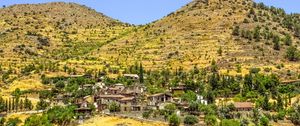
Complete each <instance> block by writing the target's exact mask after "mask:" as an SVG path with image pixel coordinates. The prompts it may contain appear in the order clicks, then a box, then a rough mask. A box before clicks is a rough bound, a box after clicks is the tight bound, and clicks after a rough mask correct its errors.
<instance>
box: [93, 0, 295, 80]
mask: <svg viewBox="0 0 300 126" xmlns="http://www.w3.org/2000/svg"><path fill="white" fill-rule="evenodd" d="M299 21H300V20H299V15H296V14H295V15H288V14H286V13H285V12H284V10H282V9H278V8H274V7H267V6H265V5H263V4H257V3H254V2H253V1H251V0H194V1H193V2H191V3H189V4H188V5H186V6H184V7H182V8H181V9H179V10H178V11H176V12H174V13H171V14H169V15H168V16H166V17H164V18H162V19H160V20H158V21H155V22H153V23H150V24H147V25H145V26H141V27H139V28H138V30H137V31H136V32H133V33H131V34H130V35H128V36H125V37H123V38H121V39H120V40H117V41H115V42H112V43H109V44H107V45H105V46H102V47H101V48H100V49H99V50H98V51H99V52H101V53H97V52H94V53H93V56H95V55H94V54H98V55H96V56H95V58H99V57H100V58H101V59H106V60H108V61H112V62H117V63H119V64H125V66H128V65H130V64H134V63H135V62H136V61H142V62H143V64H145V66H146V67H147V68H148V69H157V68H170V69H173V70H175V69H177V68H179V67H183V68H184V69H190V68H193V66H198V67H207V66H209V65H210V64H211V61H212V60H216V61H217V63H218V65H219V66H220V67H221V68H223V69H224V72H227V70H232V71H234V73H235V72H236V71H237V70H236V69H237V67H240V66H241V67H242V71H246V70H247V71H248V69H251V68H254V67H258V68H261V69H262V70H264V71H269V69H273V71H274V72H275V71H276V72H278V73H286V71H289V69H292V72H291V73H293V74H296V73H297V72H299V70H297V69H299V67H300V66H299V62H291V61H288V60H287V58H286V57H285V55H286V49H287V48H288V47H289V45H286V44H285V38H286V35H289V36H290V41H292V44H291V45H294V46H296V47H297V46H299V37H297V35H296V29H297V28H296V27H298V26H296V24H297V23H298V22H299ZM298 24H299V23H298ZM286 25H290V26H286ZM289 27H290V28H289ZM298 28H299V27H298ZM237 29H238V30H237ZM234 30H237V31H238V35H235V34H233V32H234ZM255 30H256V33H255ZM257 32H258V38H259V39H255V38H254V37H255V35H257ZM267 33H269V34H267ZM242 34H250V35H249V36H250V37H249V38H247V37H243V35H242ZM271 34H272V35H271ZM267 36H268V37H267ZM277 36H278V37H279V46H280V50H278V49H274V42H273V40H274V38H276V37H277ZM284 65H285V68H286V69H284V68H283V69H281V68H282V67H280V66H284ZM293 70H295V71H293ZM283 71H284V72H283ZM289 72H290V71H289Z"/></svg>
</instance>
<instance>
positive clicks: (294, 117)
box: [289, 104, 300, 125]
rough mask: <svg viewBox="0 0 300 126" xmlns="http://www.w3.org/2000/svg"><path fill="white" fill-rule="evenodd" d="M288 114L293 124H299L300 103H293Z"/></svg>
mask: <svg viewBox="0 0 300 126" xmlns="http://www.w3.org/2000/svg"><path fill="white" fill-rule="evenodd" d="M289 116H290V118H291V121H292V122H293V123H294V124H295V125H300V105H299V104H298V105H295V106H294V107H293V108H292V109H291V112H290V113H289Z"/></svg>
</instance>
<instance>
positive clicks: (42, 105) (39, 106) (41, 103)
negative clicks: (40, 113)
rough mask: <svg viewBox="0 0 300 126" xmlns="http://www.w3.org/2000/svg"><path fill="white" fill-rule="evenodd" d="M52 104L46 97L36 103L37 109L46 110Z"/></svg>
mask: <svg viewBox="0 0 300 126" xmlns="http://www.w3.org/2000/svg"><path fill="white" fill-rule="evenodd" d="M49 105H50V104H49V103H48V102H46V101H45V100H44V99H40V101H39V102H38V103H37V104H36V109H37V110H45V109H46V108H47V107H48V106H49Z"/></svg>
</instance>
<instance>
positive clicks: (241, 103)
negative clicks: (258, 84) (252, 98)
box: [233, 102, 253, 109]
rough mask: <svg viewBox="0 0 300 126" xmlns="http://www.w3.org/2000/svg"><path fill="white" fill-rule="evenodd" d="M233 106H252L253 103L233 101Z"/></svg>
mask: <svg viewBox="0 0 300 126" xmlns="http://www.w3.org/2000/svg"><path fill="white" fill-rule="evenodd" d="M233 105H234V107H235V108H237V109H239V108H253V104H252V103H251V102H235V103H233Z"/></svg>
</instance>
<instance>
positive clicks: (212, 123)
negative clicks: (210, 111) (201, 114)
mask: <svg viewBox="0 0 300 126" xmlns="http://www.w3.org/2000/svg"><path fill="white" fill-rule="evenodd" d="M204 121H205V123H206V124H207V125H209V126H216V125H217V116H215V115H206V116H205V118H204Z"/></svg>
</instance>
